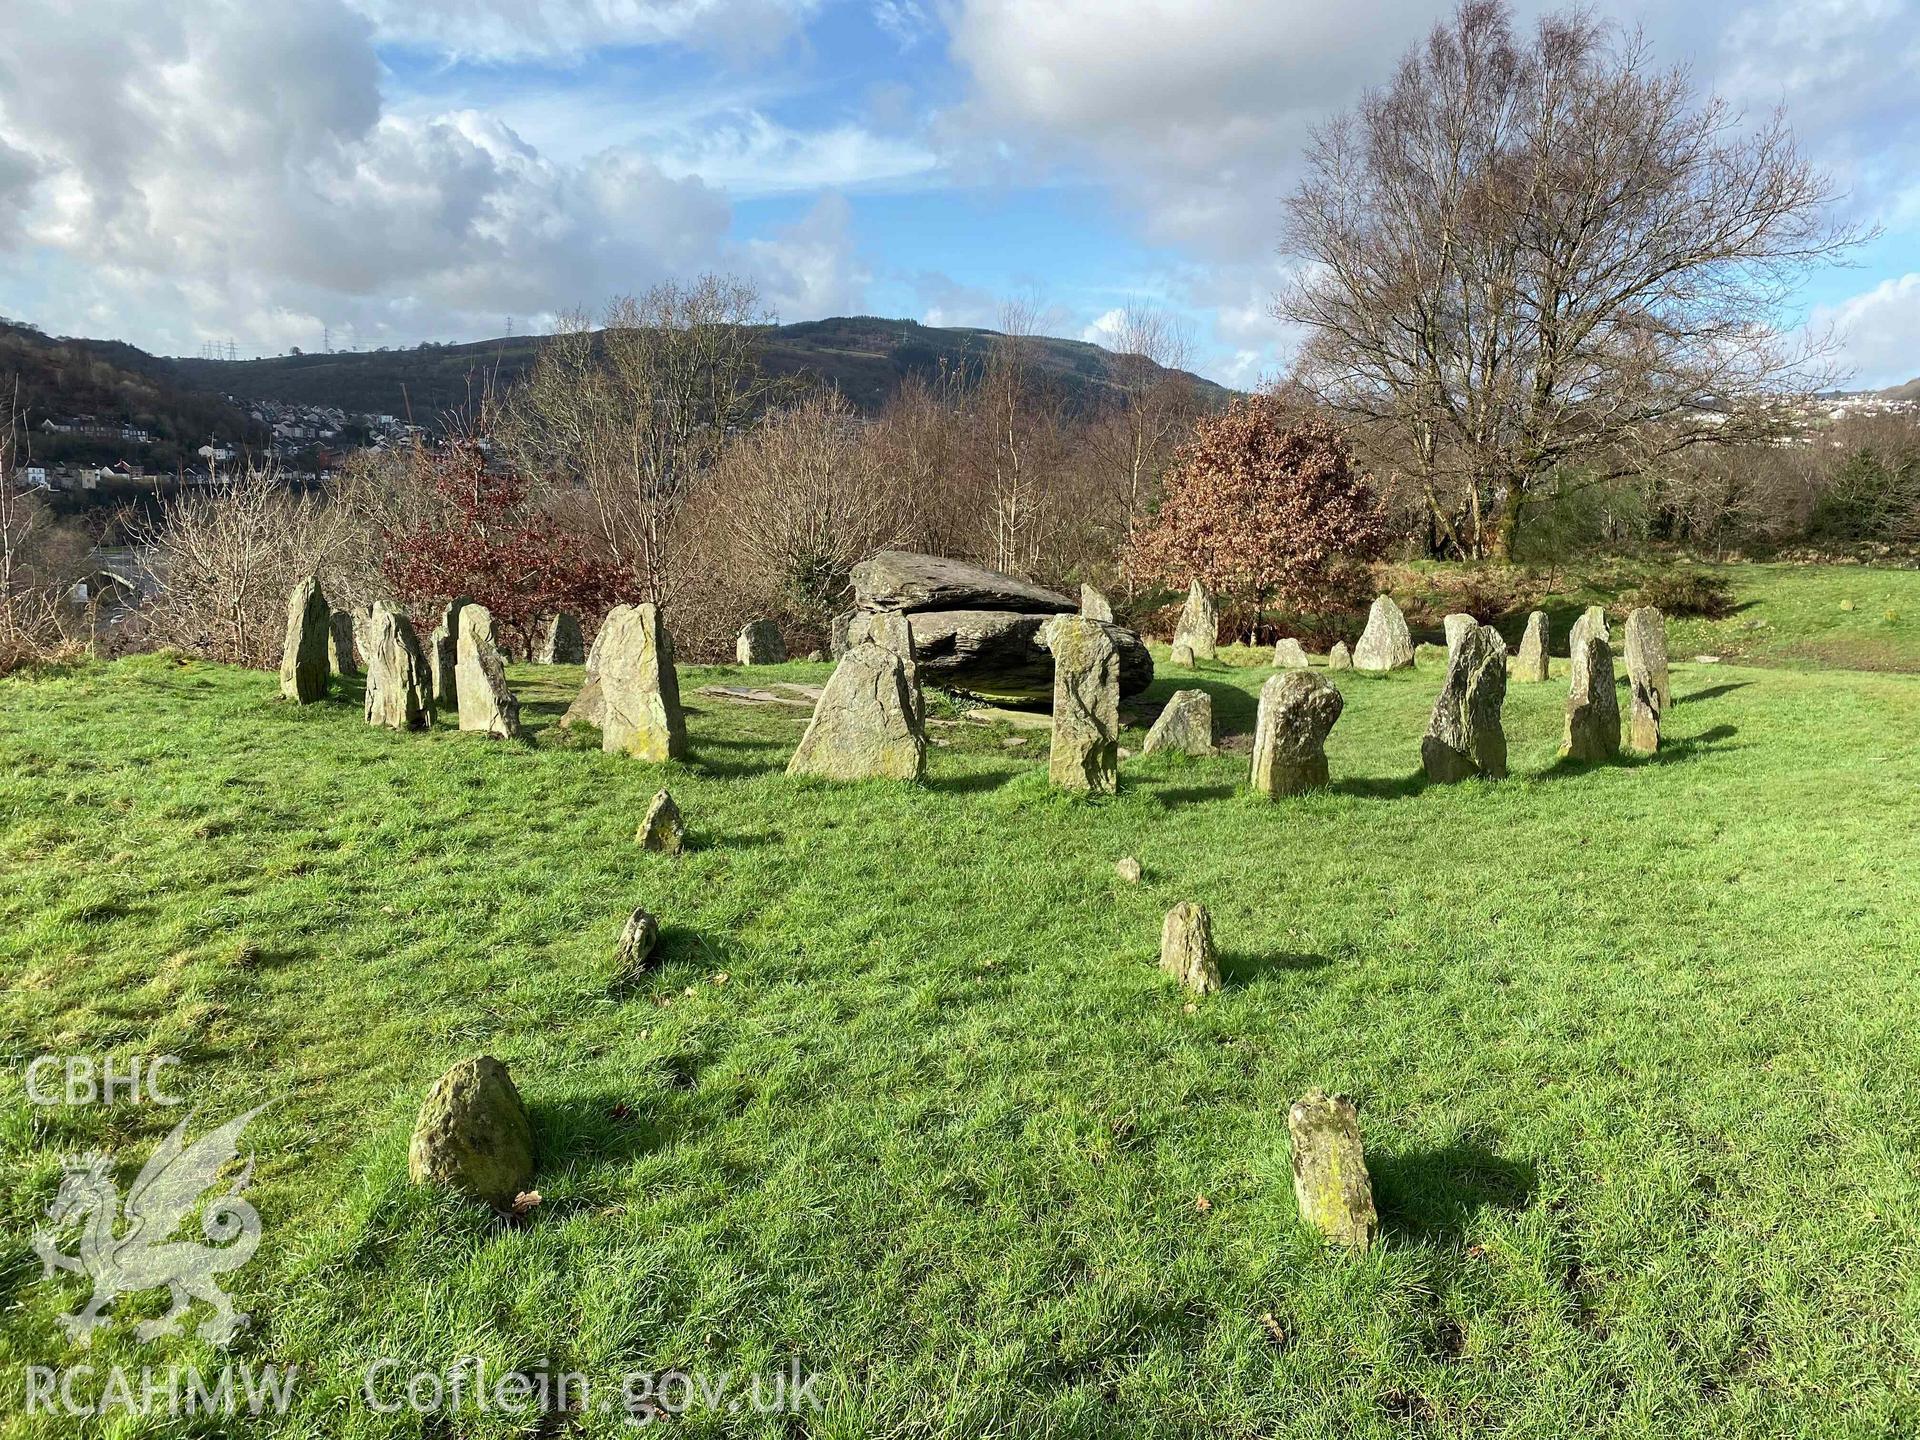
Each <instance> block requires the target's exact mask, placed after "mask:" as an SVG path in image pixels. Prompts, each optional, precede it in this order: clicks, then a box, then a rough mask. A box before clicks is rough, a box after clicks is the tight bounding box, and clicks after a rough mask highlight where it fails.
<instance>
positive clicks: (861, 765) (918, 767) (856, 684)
mask: <svg viewBox="0 0 1920 1440" xmlns="http://www.w3.org/2000/svg"><path fill="white" fill-rule="evenodd" d="M918 692H919V687H918V685H917V684H916V683H915V681H914V675H913V671H912V669H911V667H910V666H909V665H908V663H907V662H906V661H905V660H903V659H901V658H900V656H899V655H897V654H896V653H894V651H892V650H891V649H889V648H887V647H886V646H885V645H881V644H878V643H876V642H874V641H872V640H867V641H864V642H862V643H860V644H857V645H855V646H854V647H853V648H852V649H851V650H849V651H847V653H846V654H845V655H842V656H841V657H840V663H839V664H838V665H836V666H834V668H833V676H832V678H831V679H829V680H828V681H827V686H826V689H824V690H822V691H821V692H820V699H819V700H818V701H816V702H815V704H814V707H813V718H812V719H811V720H809V721H808V722H807V731H806V734H804V735H802V736H801V737H800V745H799V748H798V749H796V750H795V751H794V752H793V758H792V759H791V760H789V761H788V762H787V773H788V774H789V775H818V776H821V777H822V778H824V779H827V780H918V779H919V778H920V777H921V776H922V775H924V774H925V773H926V768H927V735H926V731H925V729H924V728H923V726H922V723H921V718H920V695H919V693H918Z"/></svg>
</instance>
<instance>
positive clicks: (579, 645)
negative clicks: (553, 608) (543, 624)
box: [533, 610, 587, 665]
mask: <svg viewBox="0 0 1920 1440" xmlns="http://www.w3.org/2000/svg"><path fill="white" fill-rule="evenodd" d="M533 658H534V663H536V664H539V665H578V664H579V663H580V662H581V661H583V660H585V659H586V658H587V637H586V636H585V635H583V634H581V633H580V622H579V620H578V619H576V618H575V617H574V616H572V615H569V614H568V613H567V612H566V611H564V610H562V611H561V612H560V613H559V614H557V615H553V616H550V617H549V618H548V620H547V628H546V631H545V633H544V634H542V635H541V637H540V644H539V646H538V648H537V649H535V651H534V652H533Z"/></svg>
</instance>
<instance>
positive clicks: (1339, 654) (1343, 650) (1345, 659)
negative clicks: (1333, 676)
mask: <svg viewBox="0 0 1920 1440" xmlns="http://www.w3.org/2000/svg"><path fill="white" fill-rule="evenodd" d="M1352 668H1353V651H1351V650H1349V649H1348V648H1347V642H1346V641H1344V640H1336V641H1334V642H1333V648H1332V649H1331V650H1329V651H1327V669H1329V670H1351V669H1352Z"/></svg>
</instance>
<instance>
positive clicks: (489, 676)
mask: <svg viewBox="0 0 1920 1440" xmlns="http://www.w3.org/2000/svg"><path fill="white" fill-rule="evenodd" d="M458 653H459V659H458V660H457V661H456V662H455V666H454V674H455V685H454V688H455V689H456V690H457V691H458V692H459V696H460V701H459V707H460V728H461V729H462V730H471V731H474V732H475V733H477V734H481V735H491V736H493V737H494V738H495V739H498V740H517V739H519V738H520V736H521V734H522V731H521V729H520V702H519V701H518V700H517V699H515V698H514V694H513V691H511V690H509V689H508V688H507V667H506V664H505V662H503V661H502V660H501V658H500V651H499V649H498V647H497V646H495V644H494V643H493V613H492V612H491V611H490V610H488V609H487V607H486V606H484V605H467V606H464V607H462V608H461V611H460V646H459V652H458Z"/></svg>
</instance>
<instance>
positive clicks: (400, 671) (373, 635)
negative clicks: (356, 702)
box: [366, 600, 433, 730]
mask: <svg viewBox="0 0 1920 1440" xmlns="http://www.w3.org/2000/svg"><path fill="white" fill-rule="evenodd" d="M366 655H367V706H366V715H367V723H368V724H369V725H382V726H385V727H386V728H387V729H390V730H425V729H426V728H427V727H428V726H429V725H431V724H433V676H432V673H431V672H430V671H429V670H428V668H427V657H426V655H425V654H424V653H422V651H421V649H420V640H419V637H417V636H416V635H415V634H414V633H413V622H412V621H410V620H408V619H407V617H406V616H405V615H404V614H402V613H401V612H400V611H398V610H396V609H394V608H393V607H392V606H391V605H388V604H387V603H386V602H385V601H384V600H383V601H380V602H378V603H376V604H375V605H374V607H373V615H372V617H371V618H370V619H369V620H368V622H367V650H366Z"/></svg>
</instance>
